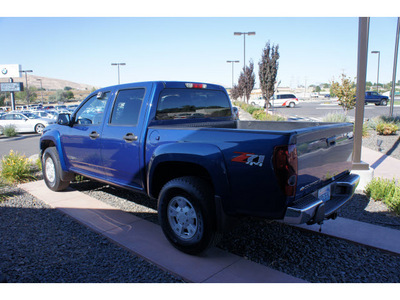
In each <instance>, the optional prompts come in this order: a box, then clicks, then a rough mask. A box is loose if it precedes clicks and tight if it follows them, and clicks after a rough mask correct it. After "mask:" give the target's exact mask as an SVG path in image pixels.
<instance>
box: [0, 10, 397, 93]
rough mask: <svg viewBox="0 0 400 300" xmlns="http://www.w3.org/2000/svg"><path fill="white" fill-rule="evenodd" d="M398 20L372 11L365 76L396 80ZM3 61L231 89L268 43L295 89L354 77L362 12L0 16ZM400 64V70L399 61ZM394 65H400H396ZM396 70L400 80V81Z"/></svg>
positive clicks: (43, 69) (54, 73)
mask: <svg viewBox="0 0 400 300" xmlns="http://www.w3.org/2000/svg"><path fill="white" fill-rule="evenodd" d="M396 26H397V18H396V17H371V20H370V35H369V55H368V69H367V81H372V82H376V73H377V61H378V57H377V55H376V54H371V53H370V52H371V50H379V51H381V60H380V74H379V82H384V83H386V82H389V81H391V79H392V72H393V55H394V44H395V33H396ZM0 29H1V37H2V38H1V41H2V46H1V47H0V64H21V65H22V68H23V69H32V70H33V71H34V72H33V73H32V74H34V75H38V76H45V77H51V78H59V79H65V80H70V81H74V82H79V83H86V84H92V85H95V86H99V87H100V86H108V85H113V84H116V83H117V68H116V67H112V66H111V63H112V62H125V63H126V66H122V67H121V70H120V72H121V73H120V74H121V83H126V82H135V81H148V80H183V81H201V82H211V83H217V84H222V85H224V86H225V87H230V86H231V81H232V67H231V64H228V63H226V61H227V60H239V61H240V63H238V64H235V66H234V68H235V72H234V79H235V81H236V80H237V78H238V76H239V72H240V70H241V69H242V67H243V36H234V35H233V32H235V31H241V32H247V31H255V32H256V35H255V36H250V37H246V61H247V63H248V61H249V60H250V59H252V60H253V61H254V64H255V66H256V68H255V71H256V78H257V79H256V85H258V66H257V64H258V62H259V60H260V58H261V52H262V49H263V47H264V46H265V44H266V42H268V41H270V42H271V44H279V51H280V56H281V57H280V59H279V71H278V80H281V86H291V87H296V86H297V85H304V84H307V85H310V84H318V83H323V82H329V81H330V80H331V79H333V78H335V79H338V77H339V75H340V74H341V73H342V72H343V71H344V73H345V74H347V75H348V76H350V77H355V76H356V69H357V39H358V17H321V18H317V17H279V18H278V17H104V18H103V17H101V18H99V17H84V18H78V17H7V16H6V17H1V18H0ZM399 68H400V67H399ZM399 68H398V69H399ZM399 79H400V78H399V72H397V80H399Z"/></svg>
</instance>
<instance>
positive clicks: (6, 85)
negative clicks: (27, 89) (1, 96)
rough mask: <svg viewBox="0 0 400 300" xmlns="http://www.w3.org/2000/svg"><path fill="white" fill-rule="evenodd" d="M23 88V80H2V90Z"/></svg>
mask: <svg viewBox="0 0 400 300" xmlns="http://www.w3.org/2000/svg"><path fill="white" fill-rule="evenodd" d="M23 90H24V86H23V84H22V82H0V92H21V91H23Z"/></svg>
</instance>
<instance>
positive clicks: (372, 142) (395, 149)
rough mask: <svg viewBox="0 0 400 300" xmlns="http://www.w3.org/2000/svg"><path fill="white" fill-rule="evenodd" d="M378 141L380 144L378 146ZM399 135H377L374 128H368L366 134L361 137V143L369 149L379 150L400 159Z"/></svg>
mask: <svg viewBox="0 0 400 300" xmlns="http://www.w3.org/2000/svg"><path fill="white" fill-rule="evenodd" d="M378 142H379V144H380V146H378ZM399 144H400V135H399V132H397V134H394V135H385V136H383V135H378V134H377V133H376V131H375V130H369V131H368V136H367V137H363V142H362V145H363V147H367V148H369V149H372V150H375V151H378V152H381V153H382V154H386V155H388V156H390V157H393V158H396V159H400V147H399Z"/></svg>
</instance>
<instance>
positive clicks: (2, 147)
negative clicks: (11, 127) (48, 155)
mask: <svg viewBox="0 0 400 300" xmlns="http://www.w3.org/2000/svg"><path fill="white" fill-rule="evenodd" d="M39 140H40V134H37V133H30V134H20V135H18V136H16V137H12V138H6V137H4V136H1V137H0V158H1V157H3V156H4V155H7V154H9V153H10V150H14V151H17V152H18V153H19V154H23V155H25V156H26V157H30V156H32V155H35V154H38V153H39Z"/></svg>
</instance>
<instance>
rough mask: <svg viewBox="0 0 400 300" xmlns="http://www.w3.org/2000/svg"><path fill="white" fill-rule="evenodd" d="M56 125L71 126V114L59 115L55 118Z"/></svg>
mask: <svg viewBox="0 0 400 300" xmlns="http://www.w3.org/2000/svg"><path fill="white" fill-rule="evenodd" d="M57 124H59V125H70V124H71V114H68V113H59V114H58V117H57Z"/></svg>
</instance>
